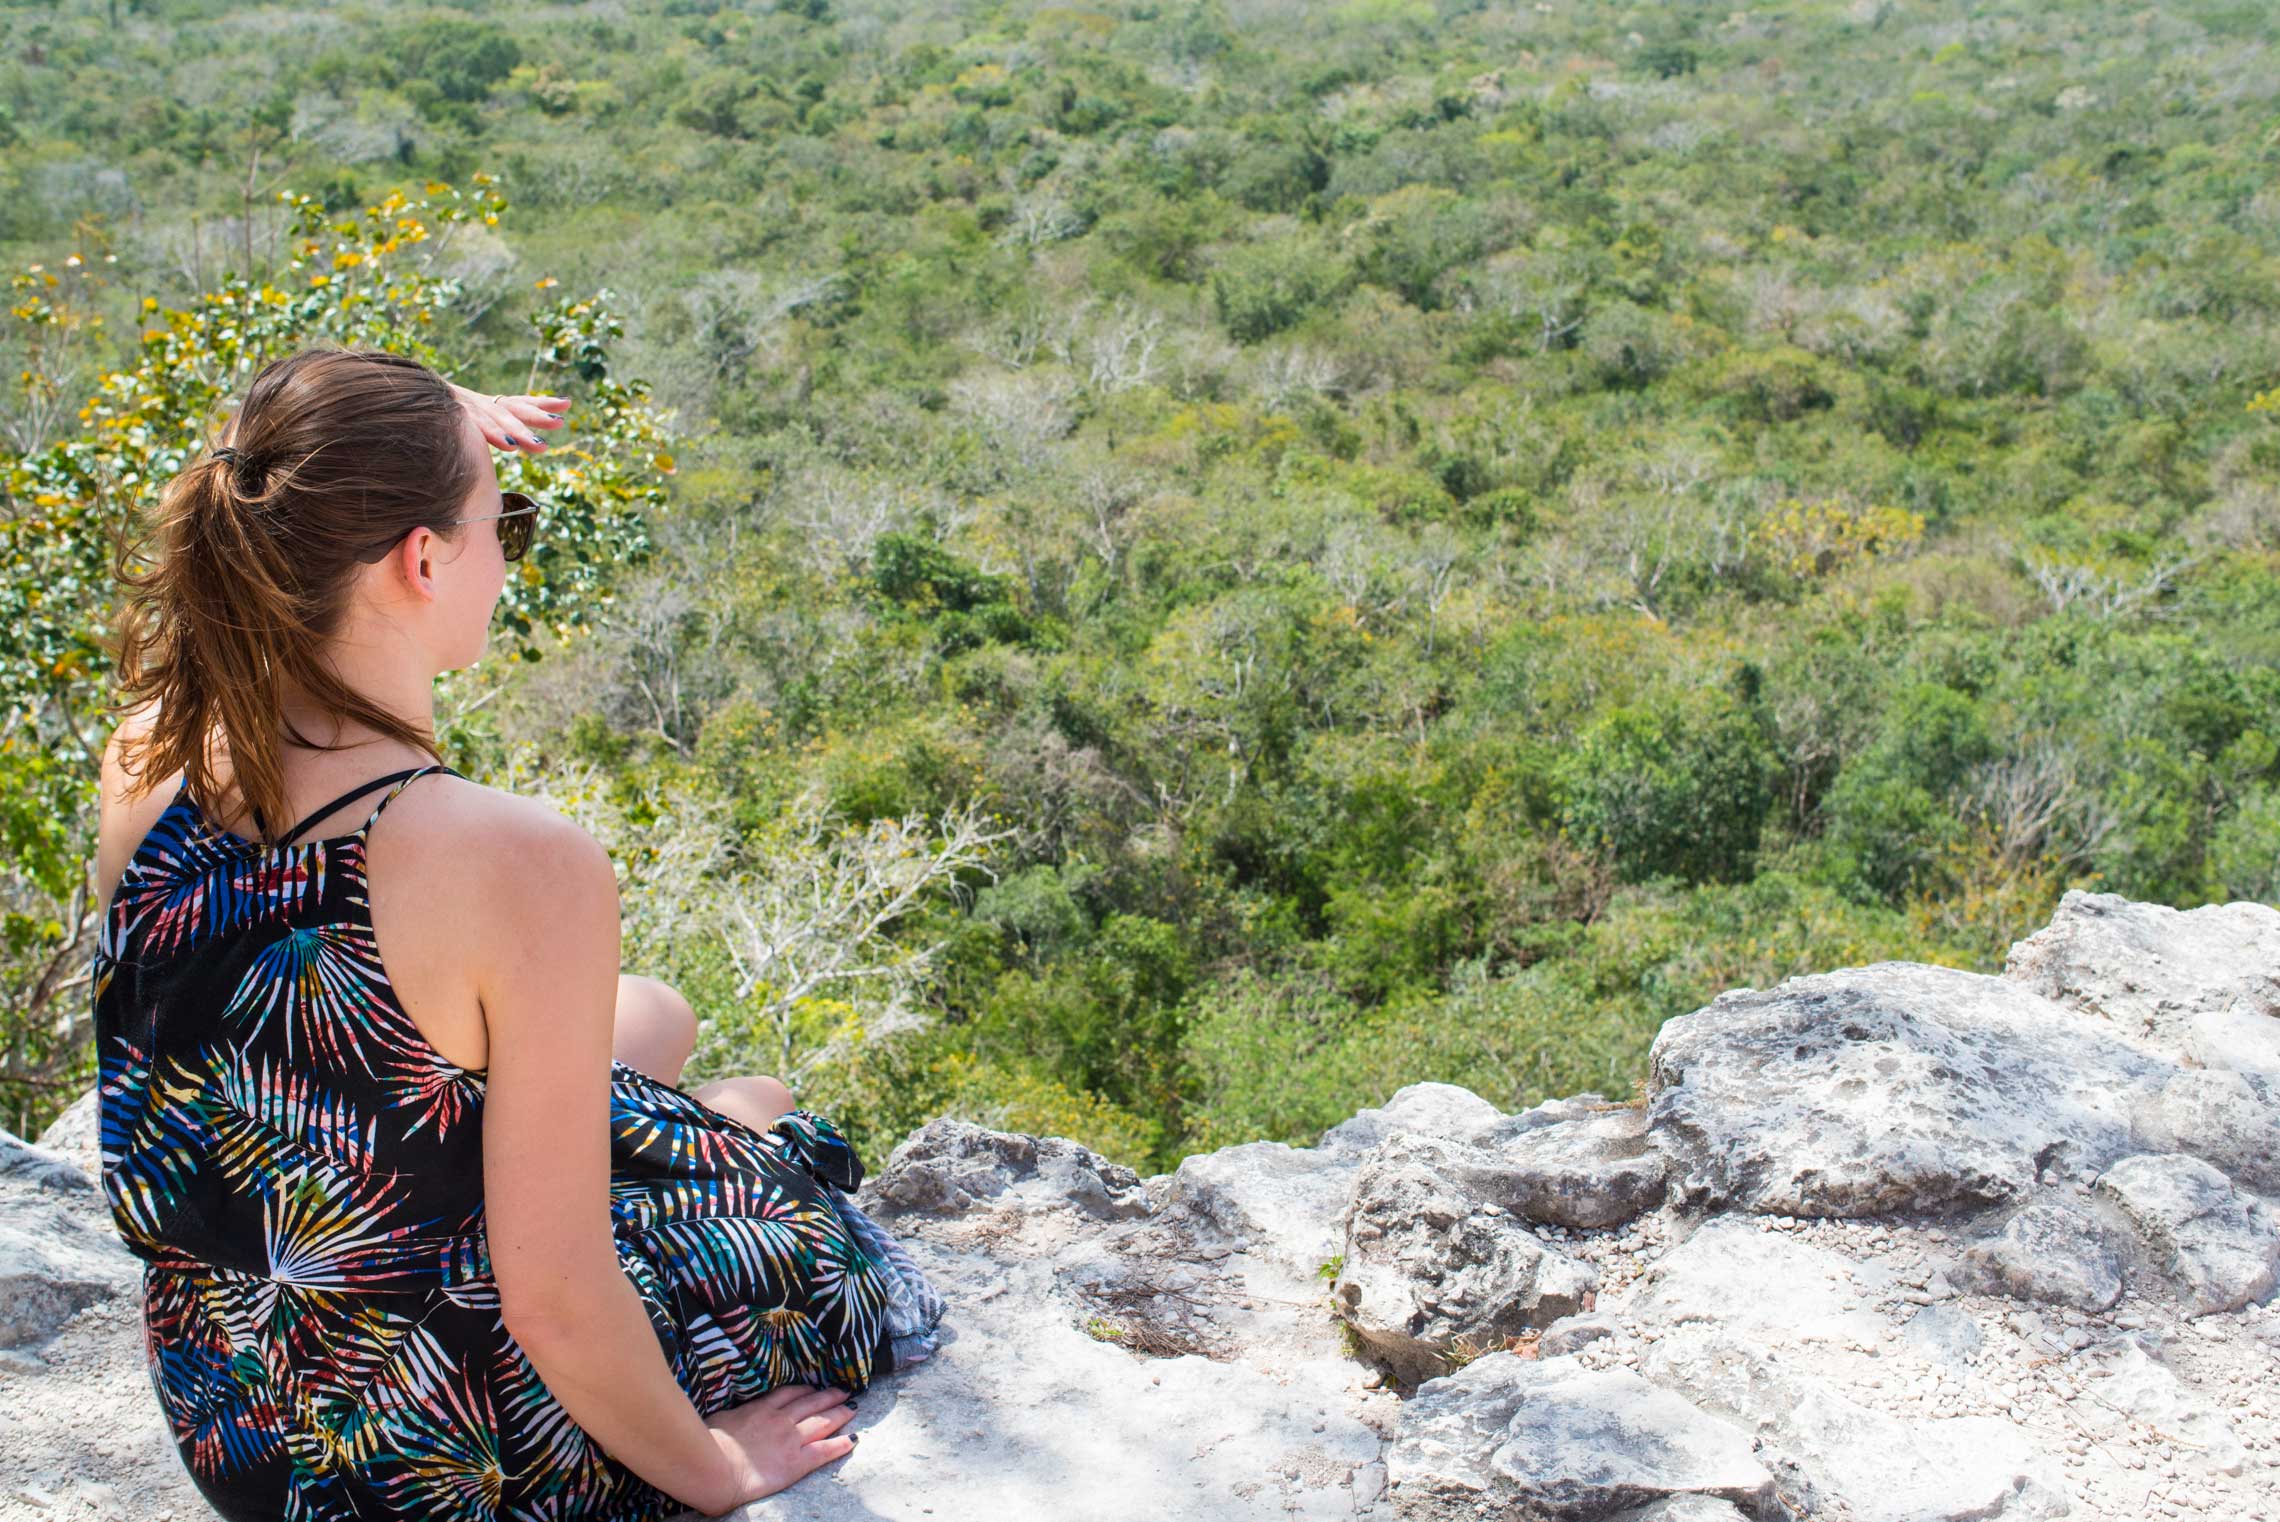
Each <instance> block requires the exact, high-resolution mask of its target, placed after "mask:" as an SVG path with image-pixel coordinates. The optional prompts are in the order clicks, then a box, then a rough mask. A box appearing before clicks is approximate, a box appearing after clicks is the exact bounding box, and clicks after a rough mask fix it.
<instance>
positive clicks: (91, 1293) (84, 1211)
mask: <svg viewBox="0 0 2280 1522" xmlns="http://www.w3.org/2000/svg"><path fill="white" fill-rule="evenodd" d="M141 1279H142V1269H141V1265H140V1264H139V1263H137V1262H136V1260H135V1259H134V1257H133V1256H132V1255H130V1254H129V1253H128V1252H127V1250H126V1248H125V1247H124V1246H123V1245H121V1244H120V1242H119V1239H118V1237H117V1235H116V1234H115V1233H114V1232H113V1230H112V1229H111V1225H110V1218H109V1214H108V1212H107V1210H106V1209H105V1207H104V1204H103V1199H102V1196H101V1194H100V1193H99V1192H98V1191H97V1190H96V1188H95V1184H94V1181H93V1180H91V1179H90V1178H88V1176H87V1175H86V1174H85V1173H82V1172H81V1171H80V1170H79V1169H78V1167H77V1166H75V1165H74V1164H73V1163H72V1161H71V1160H70V1159H69V1158H68V1157H66V1156H64V1155H63V1154H62V1153H60V1152H53V1151H50V1150H48V1149H47V1148H45V1147H39V1146H35V1145H33V1144H32V1143H30V1142H27V1141H25V1140H23V1139H22V1138H21V1137H18V1136H14V1135H11V1134H10V1133H8V1132H6V1131H0V1348H26V1347H33V1346H36V1345H37V1344H39V1343H42V1342H45V1341H46V1340H47V1339H48V1338H50V1337H52V1336H54V1335H55V1333H56V1331H57V1329H58V1328H60V1327H61V1326H62V1325H63V1324H64V1322H65V1321H67V1320H69V1319H70V1317H71V1316H72V1315H73V1314H74V1313H75V1312H77V1311H79V1310H81V1309H82V1308H84V1307H86V1306H89V1305H93V1304H95V1303H96V1302H98V1301H101V1300H107V1299H110V1298H111V1297H112V1296H114V1295H120V1294H125V1293H127V1292H129V1291H131V1290H133V1289H134V1288H135V1286H137V1285H138V1284H139V1283H140V1282H141Z"/></svg>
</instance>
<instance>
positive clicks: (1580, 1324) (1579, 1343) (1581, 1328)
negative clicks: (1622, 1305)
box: [1536, 1312, 1615, 1358]
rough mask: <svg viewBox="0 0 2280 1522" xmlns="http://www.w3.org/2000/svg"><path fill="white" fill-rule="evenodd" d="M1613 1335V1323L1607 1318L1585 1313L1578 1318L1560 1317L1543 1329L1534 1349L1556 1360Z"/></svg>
mask: <svg viewBox="0 0 2280 1522" xmlns="http://www.w3.org/2000/svg"><path fill="white" fill-rule="evenodd" d="M1614 1335H1615V1323H1614V1322H1613V1321H1612V1320H1610V1319H1609V1318H1608V1317H1605V1316H1601V1315H1597V1314H1595V1313H1590V1312H1586V1313H1585V1314H1583V1315H1580V1316H1562V1317H1561V1318H1560V1319H1559V1320H1557V1321H1555V1322H1553V1323H1552V1324H1551V1325H1550V1326H1548V1327H1545V1328H1544V1335H1543V1337H1542V1339H1541V1340H1540V1341H1538V1342H1537V1344H1536V1349H1537V1351H1538V1352H1539V1353H1541V1354H1542V1355H1543V1356H1544V1357H1546V1358H1557V1357H1559V1356H1560V1355H1561V1354H1562V1353H1572V1352H1574V1351H1575V1350H1576V1349H1577V1348H1580V1347H1586V1346H1588V1345H1589V1344H1591V1343H1594V1342H1600V1341H1603V1340H1604V1339H1606V1338H1609V1337H1612V1336H1614Z"/></svg>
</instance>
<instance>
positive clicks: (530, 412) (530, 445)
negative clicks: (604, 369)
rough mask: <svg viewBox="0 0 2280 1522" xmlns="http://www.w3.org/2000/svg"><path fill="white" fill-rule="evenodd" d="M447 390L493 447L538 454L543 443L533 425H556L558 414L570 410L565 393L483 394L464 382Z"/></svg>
mask: <svg viewBox="0 0 2280 1522" xmlns="http://www.w3.org/2000/svg"><path fill="white" fill-rule="evenodd" d="M451 394H452V395H453V396H456V397H458V398H459V405H460V406H462V407H464V408H466V409H467V411H468V412H469V413H470V414H471V415H473V417H474V419H475V423H476V426H477V427H479V428H481V429H482V430H483V437H484V438H486V439H489V440H490V441H491V446H492V447H493V448H494V449H519V450H522V451H524V452H525V453H528V454H538V453H540V452H541V451H543V450H544V449H545V448H546V446H545V445H544V444H542V443H540V442H539V441H538V436H537V434H535V433H534V432H532V430H533V429H538V428H547V429H553V428H560V427H561V426H562V424H563V422H564V419H563V416H562V414H563V413H565V412H568V411H569V410H570V398H568V397H566V396H520V395H518V396H504V395H502V396H486V395H484V394H483V393H482V392H480V391H470V390H468V389H467V388H466V387H465V386H457V385H455V386H453V387H452V388H451Z"/></svg>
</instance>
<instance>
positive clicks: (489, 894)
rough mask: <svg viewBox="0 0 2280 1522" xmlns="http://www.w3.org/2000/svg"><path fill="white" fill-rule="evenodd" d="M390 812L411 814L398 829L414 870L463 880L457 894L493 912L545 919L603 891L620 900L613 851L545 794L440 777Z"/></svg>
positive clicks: (429, 877)
mask: <svg viewBox="0 0 2280 1522" xmlns="http://www.w3.org/2000/svg"><path fill="white" fill-rule="evenodd" d="M388 812H389V814H390V815H391V816H393V815H396V814H398V813H403V814H407V815H410V816H411V818H410V819H409V820H407V821H404V822H401V823H399V827H398V832H397V833H398V838H399V839H400V840H401V841H402V843H403V844H404V845H405V846H406V847H408V849H407V851H406V852H405V855H406V856H408V857H410V858H412V868H413V874H414V876H416V877H417V878H419V879H420V880H422V881H435V882H444V881H449V882H451V883H453V884H455V885H457V887H458V890H459V891H458V894H457V896H459V897H461V898H463V899H464V900H465V903H466V905H467V906H468V907H470V908H474V907H480V909H481V910H482V911H483V912H484V913H485V914H486V915H505V916H507V917H510V918H514V919H524V918H529V917H536V918H538V919H541V920H543V919H544V918H545V917H546V916H547V915H548V914H549V913H550V912H552V911H553V909H554V908H556V907H559V906H565V905H566V904H567V903H569V902H570V901H574V900H578V899H590V898H593V897H595V896H596V895H597V894H599V893H601V892H602V891H604V890H606V891H607V892H608V893H609V894H610V895H611V896H612V901H613V905H614V895H615V892H616V881H617V875H616V871H615V869H614V868H613V867H612V866H611V864H610V857H609V852H608V851H607V850H605V849H604V848H603V846H602V844H601V842H600V841H598V840H596V839H594V837H593V836H592V835H591V834H590V833H589V832H588V831H587V830H586V829H585V827H584V826H582V825H580V824H579V823H578V822H577V821H576V820H574V819H572V818H570V817H569V816H568V815H566V814H564V813H562V812H561V811H560V810H559V809H557V808H555V807H554V806H553V805H552V804H550V803H547V802H545V801H544V800H543V799H538V798H528V797H524V796H523V795H521V794H518V793H512V792H508V791H505V790H503V789H500V788H495V787H488V786H486V785H484V784H482V783H480V782H474V781H471V780H468V779H466V778H462V777H458V776H438V777H432V778H424V779H422V780H421V781H419V782H416V783H414V784H413V785H412V786H410V787H409V788H407V789H406V790H405V792H404V795H403V796H402V797H400V798H399V799H397V800H396V801H395V802H394V803H392V804H390V805H389V808H388ZM423 869H432V870H423Z"/></svg>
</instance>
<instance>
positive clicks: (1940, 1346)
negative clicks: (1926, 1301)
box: [1900, 1305, 1984, 1368]
mask: <svg viewBox="0 0 2280 1522" xmlns="http://www.w3.org/2000/svg"><path fill="white" fill-rule="evenodd" d="M1900 1338H1901V1340H1902V1341H1903V1342H1905V1343H1907V1344H1908V1346H1910V1347H1912V1348H1914V1349H1915V1350H1916V1351H1917V1352H1919V1353H1921V1354H1923V1355H1924V1356H1925V1357H1926V1358H1929V1359H1930V1360H1932V1361H1933V1362H1934V1363H1942V1364H1946V1365H1948V1366H1949V1367H1950V1368H1956V1367H1960V1366H1961V1365H1962V1364H1963V1363H1964V1362H1965V1361H1967V1360H1968V1359H1969V1358H1970V1357H1971V1355H1972V1354H1974V1353H1976V1352H1978V1351H1979V1350H1980V1348H1981V1347H1982V1346H1983V1345H1984V1338H1982V1336H1981V1335H1980V1331H1979V1323H1978V1322H1976V1321H1974V1320H1972V1319H1971V1313H1970V1312H1968V1311H1966V1310H1964V1309H1962V1308H1961V1307H1960V1306H1955V1305H1927V1306H1925V1307H1924V1308H1923V1309H1922V1310H1920V1311H1918V1312H1916V1314H1915V1315H1913V1316H1910V1317H1909V1318H1908V1324H1907V1326H1905V1327H1904V1328H1902V1329H1901V1332H1900Z"/></svg>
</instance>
